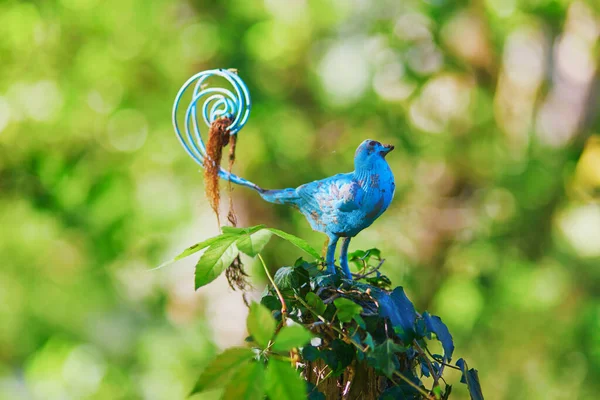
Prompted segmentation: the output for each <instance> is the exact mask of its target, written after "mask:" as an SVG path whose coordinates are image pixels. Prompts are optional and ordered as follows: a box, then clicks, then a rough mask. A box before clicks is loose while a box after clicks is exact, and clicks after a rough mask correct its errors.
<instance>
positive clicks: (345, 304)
mask: <svg viewBox="0 0 600 400" xmlns="http://www.w3.org/2000/svg"><path fill="white" fill-rule="evenodd" d="M333 304H334V305H335V308H336V309H337V317H338V319H339V320H340V322H350V321H352V320H353V319H354V317H356V316H359V315H360V313H361V312H362V310H363V309H362V307H361V306H359V305H358V304H356V303H355V302H353V301H352V300H349V299H346V298H344V297H340V298H338V299H335V300H334V301H333Z"/></svg>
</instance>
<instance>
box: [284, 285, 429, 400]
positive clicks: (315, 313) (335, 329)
mask: <svg viewBox="0 0 600 400" xmlns="http://www.w3.org/2000/svg"><path fill="white" fill-rule="evenodd" d="M294 297H295V298H296V300H298V301H299V302H300V303H301V304H302V305H303V306H304V307H306V309H307V310H308V311H310V312H311V313H313V314H314V315H315V316H316V317H317V318H319V319H320V320H321V321H323V322H324V323H325V324H326V325H327V326H328V327H330V328H331V329H333V330H334V331H336V332H337V333H338V334H340V335H342V336H343V337H344V339H346V340H347V341H348V342H350V343H352V344H353V345H354V347H356V348H357V349H358V350H360V351H361V352H363V353H366V351H367V349H366V348H365V347H363V346H362V344H360V343H357V342H356V341H355V340H354V339H353V338H351V337H350V336H348V335H347V334H346V333H344V331H342V330H341V329H339V328H338V327H336V326H335V325H333V324H332V323H331V322H329V321H327V320H326V319H325V318H324V317H323V316H321V315H319V313H317V312H316V311H315V310H313V309H312V308H310V306H309V305H308V304H307V303H306V302H305V301H304V300H302V298H300V296H298V295H294ZM394 375H396V376H398V377H399V378H400V379H402V380H403V381H404V382H406V383H407V384H408V385H409V386H411V387H412V388H413V389H415V390H417V391H418V392H419V393H421V394H422V395H424V396H425V398H427V399H430V398H431V396H430V395H429V393H427V392H426V391H424V390H423V389H421V387H419V386H418V385H416V384H415V383H414V382H413V381H411V380H410V379H408V378H407V377H405V376H404V375H402V374H401V373H400V372H398V371H394Z"/></svg>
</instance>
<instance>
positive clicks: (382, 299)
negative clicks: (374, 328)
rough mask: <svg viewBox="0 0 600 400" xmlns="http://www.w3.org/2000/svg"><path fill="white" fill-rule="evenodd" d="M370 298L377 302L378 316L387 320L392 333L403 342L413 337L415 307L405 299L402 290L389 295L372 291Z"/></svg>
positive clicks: (415, 315) (381, 291) (399, 288)
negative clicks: (392, 330) (390, 323)
mask: <svg viewBox="0 0 600 400" xmlns="http://www.w3.org/2000/svg"><path fill="white" fill-rule="evenodd" d="M371 293H372V296H373V297H375V299H376V300H377V301H378V302H379V315H381V316H382V317H386V318H389V319H390V321H391V322H392V326H393V327H394V328H396V329H394V331H395V332H396V333H397V334H398V336H399V337H400V338H401V339H402V340H404V341H411V340H412V338H413V337H414V334H415V333H414V332H415V331H414V325H415V320H416V319H417V312H416V311H415V306H413V304H412V303H411V301H410V300H409V299H408V297H406V294H405V293H404V289H402V287H400V286H399V287H397V288H396V289H394V291H393V292H392V293H390V294H388V293H387V292H384V291H383V290H373V291H372V292H371Z"/></svg>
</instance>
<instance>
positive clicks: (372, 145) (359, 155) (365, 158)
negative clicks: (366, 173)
mask: <svg viewBox="0 0 600 400" xmlns="http://www.w3.org/2000/svg"><path fill="white" fill-rule="evenodd" d="M392 150H394V146H392V145H391V144H381V143H379V142H378V141H377V140H371V139H367V140H365V141H364V142H362V143H361V144H360V146H358V149H356V153H355V154H354V167H355V168H356V169H360V168H370V167H372V166H373V165H374V164H376V163H377V162H378V161H382V160H383V159H384V158H385V156H386V155H387V154H388V153H389V152H390V151H392Z"/></svg>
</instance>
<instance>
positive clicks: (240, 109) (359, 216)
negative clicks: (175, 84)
mask: <svg viewBox="0 0 600 400" xmlns="http://www.w3.org/2000/svg"><path fill="white" fill-rule="evenodd" d="M212 76H219V77H222V78H224V79H226V80H227V81H228V82H229V83H230V85H231V86H232V88H233V91H230V90H228V89H224V88H215V87H206V86H205V81H206V79H208V78H210V77H212ZM192 85H193V87H194V89H193V97H192V100H191V102H190V104H189V105H188V107H187V110H186V113H185V127H184V133H182V131H181V129H180V128H179V123H178V122H177V110H178V108H179V105H180V102H181V99H182V96H183V94H184V93H185V92H186V90H187V89H188V88H189V87H190V86H192ZM201 99H202V100H203V101H204V103H203V104H202V105H201V106H200V105H199V104H198V102H199V101H200V100H201ZM198 107H200V108H201V113H200V114H201V115H202V118H203V120H204V123H205V124H206V125H207V126H209V127H211V126H212V125H213V123H215V122H216V121H218V120H220V119H221V120H222V119H223V118H228V121H227V122H228V127H227V131H228V133H229V135H231V136H235V135H237V133H238V132H239V131H240V129H242V127H243V126H244V124H245V123H246V121H247V120H248V116H249V114H250V107H251V101H250V95H249V93H248V88H247V87H246V85H245V84H244V82H243V81H242V80H241V79H240V78H239V76H238V75H237V74H236V73H235V72H234V71H232V70H224V69H215V70H209V71H203V72H200V73H198V74H196V75H194V76H192V77H191V78H190V79H188V81H187V82H186V83H185V84H184V85H183V86H182V87H181V89H180V90H179V93H178V94H177V97H176V98H175V102H174V104H173V115H172V117H173V127H174V128H175V133H176V134H177V137H178V138H179V141H180V142H181V144H182V145H183V147H184V149H185V150H186V152H187V153H188V154H189V156H190V157H192V159H193V160H194V161H196V163H198V164H199V165H200V166H202V167H203V168H206V167H207V165H208V166H212V167H213V168H214V167H217V168H218V170H217V171H216V172H215V173H216V174H218V176H219V177H220V178H222V179H224V180H226V181H229V182H232V183H235V184H238V185H241V186H245V187H247V188H250V189H253V190H255V191H256V192H258V193H259V194H260V195H261V197H262V198H263V199H264V200H266V201H268V202H270V203H276V204H287V205H290V206H292V207H294V208H297V209H298V210H299V211H300V212H301V213H302V214H303V215H304V216H305V217H306V219H307V220H308V222H309V223H310V225H311V227H312V228H313V229H314V230H315V231H319V232H323V233H325V234H326V235H327V236H328V237H329V244H328V247H327V255H326V258H325V261H326V264H327V269H328V271H329V272H330V273H335V264H334V262H335V250H336V245H337V242H338V240H339V239H341V240H342V247H341V251H340V266H341V268H342V270H343V272H344V274H345V275H346V277H347V278H348V279H352V275H351V273H350V269H349V267H348V245H349V244H350V239H351V238H352V237H354V236H356V235H357V234H358V233H359V232H360V231H362V230H363V229H365V228H367V227H368V226H370V225H371V224H372V223H373V222H374V221H375V220H376V219H377V218H378V217H379V216H380V215H381V214H382V213H383V212H384V211H385V210H386V209H387V208H388V206H389V205H390V203H391V201H392V198H393V197H394V190H395V184H394V175H393V174H392V170H391V169H390V166H389V165H388V163H387V161H386V160H385V156H386V155H387V154H388V153H389V152H390V151H392V150H393V149H394V146H391V145H383V144H381V143H379V142H378V141H376V140H370V139H368V140H365V141H363V142H362V143H361V144H360V145H359V146H358V149H357V150H356V153H355V155H354V171H353V172H349V173H345V174H337V175H334V176H331V177H329V178H325V179H322V180H318V181H314V182H310V183H306V184H304V185H301V186H299V187H297V188H288V189H276V190H265V189H263V188H261V187H260V186H258V185H256V184H255V183H253V182H250V181H248V180H246V179H244V178H241V177H239V176H237V175H235V174H233V173H231V172H230V171H226V170H225V169H223V168H221V167H220V165H219V162H220V160H213V159H211V158H210V157H209V156H208V155H207V151H206V146H205V145H204V142H203V140H202V137H201V135H200V131H199V122H198ZM207 163H212V164H207Z"/></svg>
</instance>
